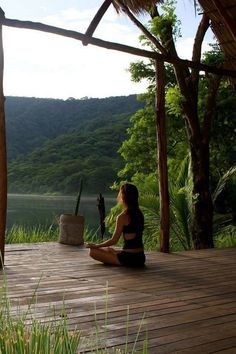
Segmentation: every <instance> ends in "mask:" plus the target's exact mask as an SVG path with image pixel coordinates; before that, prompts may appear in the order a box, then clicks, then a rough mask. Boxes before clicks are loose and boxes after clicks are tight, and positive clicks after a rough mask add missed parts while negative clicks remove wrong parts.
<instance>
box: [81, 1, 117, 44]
mask: <svg viewBox="0 0 236 354" xmlns="http://www.w3.org/2000/svg"><path fill="white" fill-rule="evenodd" d="M111 2H112V0H105V1H104V3H103V4H102V6H101V7H100V8H99V10H98V12H97V13H96V15H95V16H94V18H93V19H92V21H91V23H90V25H89V27H88V29H87V31H86V32H85V36H87V37H92V35H93V33H94V31H95V30H96V28H97V26H98V24H99V22H100V21H101V19H102V17H103V16H104V14H105V12H106V11H107V9H108V7H109V6H110V5H111ZM82 43H83V45H87V44H88V40H83V41H82Z"/></svg>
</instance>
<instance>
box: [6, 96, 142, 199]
mask: <svg viewBox="0 0 236 354" xmlns="http://www.w3.org/2000/svg"><path fill="white" fill-rule="evenodd" d="M142 106H143V103H141V102H139V101H137V99H136V96H135V95H131V96H127V97H125V96H122V97H109V98H105V99H85V100H75V99H68V100H66V101H63V100H55V99H39V98H26V97H7V99H6V126H7V143H8V160H9V162H8V174H9V192H17V193H32V192H34V193H55V192H57V193H65V194H71V193H75V192H77V189H78V184H79V179H80V178H81V177H82V178H83V179H84V185H85V190H86V191H87V192H89V193H98V192H108V191H109V186H110V185H111V183H112V182H113V181H114V180H115V178H116V174H117V171H118V170H119V169H120V167H121V164H122V161H121V158H120V156H119V155H118V154H117V150H118V148H119V146H120V145H121V143H122V141H123V140H124V139H125V137H126V129H127V128H128V126H129V119H130V117H131V115H132V114H134V113H135V112H136V111H137V110H138V109H139V108H141V107H142Z"/></svg>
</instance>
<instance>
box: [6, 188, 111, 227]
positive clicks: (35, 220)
mask: <svg viewBox="0 0 236 354" xmlns="http://www.w3.org/2000/svg"><path fill="white" fill-rule="evenodd" d="M75 204H76V198H75V197H71V196H45V195H19V194H9V195H8V209H7V228H8V229H10V228H11V227H12V226H13V225H17V226H19V225H20V226H24V227H26V228H31V227H38V226H43V227H45V228H48V227H49V226H51V225H52V224H56V223H57V220H58V218H59V216H60V215H61V214H63V213H64V214H70V213H72V214H73V213H74V208H75ZM114 204H115V198H112V197H105V205H106V214H108V212H109V210H110V208H111V207H112V206H114ZM79 213H80V214H83V215H84V217H85V221H86V227H88V228H89V229H97V228H98V227H99V213H98V209H97V196H85V197H82V198H81V202H80V210H79Z"/></svg>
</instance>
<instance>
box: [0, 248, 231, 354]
mask: <svg viewBox="0 0 236 354" xmlns="http://www.w3.org/2000/svg"><path fill="white" fill-rule="evenodd" d="M198 254H199V257H197V255H198ZM235 256H236V248H233V249H224V250H222V251H221V250H204V252H202V251H193V252H192V251H191V252H181V253H178V254H173V255H171V254H160V253H154V252H150V253H147V259H150V260H151V261H150V265H148V266H147V267H146V268H145V269H140V270H135V269H126V268H122V267H107V266H103V265H100V264H98V263H96V262H95V261H93V260H92V259H90V258H89V257H88V254H87V251H86V250H85V249H83V248H76V247H71V246H65V247H63V246H62V245H59V244H57V243H48V244H45V243H42V244H33V245H12V246H10V245H7V246H6V261H5V263H6V267H5V274H6V276H7V282H8V292H9V297H10V300H11V303H12V306H11V311H12V314H13V315H14V316H15V315H17V314H19V306H18V304H21V306H20V311H21V312H27V310H29V305H28V304H29V303H30V302H32V295H33V293H34V291H35V289H37V292H36V294H37V296H36V299H37V301H36V303H32V304H31V308H30V311H28V314H27V317H26V319H27V321H29V323H30V321H31V318H32V315H34V316H35V317H36V318H38V319H39V320H40V321H42V322H44V323H48V322H50V321H52V320H56V321H60V320H61V318H62V317H61V316H62V311H63V312H64V315H65V316H66V319H67V321H68V326H69V329H71V330H72V329H74V328H75V326H76V327H77V328H78V329H80V330H82V333H83V335H84V336H86V337H87V336H90V335H91V333H92V332H93V331H94V330H95V327H96V326H98V328H99V336H100V337H101V341H102V343H104V345H105V344H106V346H107V347H108V348H112V347H117V348H119V347H120V348H122V346H124V343H125V342H126V341H127V343H128V345H129V348H132V346H133V345H134V342H135V341H136V335H137V332H138V331H139V326H140V323H141V322H142V318H143V315H144V313H145V318H144V319H143V324H142V326H141V328H140V335H139V339H138V341H137V348H141V347H142V345H143V341H144V340H145V338H146V336H148V353H170V352H178V351H179V352H181V353H182V352H183V353H188V352H189V353H190V352H193V353H194V352H196V353H197V351H198V350H200V352H201V353H208V352H209V353H210V352H214V350H215V349H214V348H217V350H218V351H219V352H220V351H225V350H226V351H229V354H230V353H231V350H232V348H234V347H235V344H234V340H233V339H232V338H233V336H234V335H235V336H236V272H235V270H236V269H235V268H236V266H235V258H236V257H235ZM32 260H33V264H32ZM41 274H42V277H41ZM3 278H4V277H3V272H0V279H2V280H0V281H1V282H2V283H3V282H4V281H3ZM39 281H40V282H39ZM95 304H96V305H95ZM95 307H96V323H95V320H94V316H95ZM128 308H129V310H128ZM128 312H129V315H128ZM127 319H128V321H127ZM127 323H128V327H129V334H128V338H127V335H126V331H127ZM218 333H220V335H218ZM101 345H102V344H101ZM226 353H227V352H226Z"/></svg>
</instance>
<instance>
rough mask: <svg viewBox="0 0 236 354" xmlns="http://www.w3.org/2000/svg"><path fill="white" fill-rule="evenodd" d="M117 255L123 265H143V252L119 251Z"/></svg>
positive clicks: (144, 258)
mask: <svg viewBox="0 0 236 354" xmlns="http://www.w3.org/2000/svg"><path fill="white" fill-rule="evenodd" d="M117 257H118V260H119V262H120V264H121V265H123V266H125V267H143V266H144V264H145V260H146V257H145V254H144V252H138V253H133V252H126V251H121V252H119V253H117Z"/></svg>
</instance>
